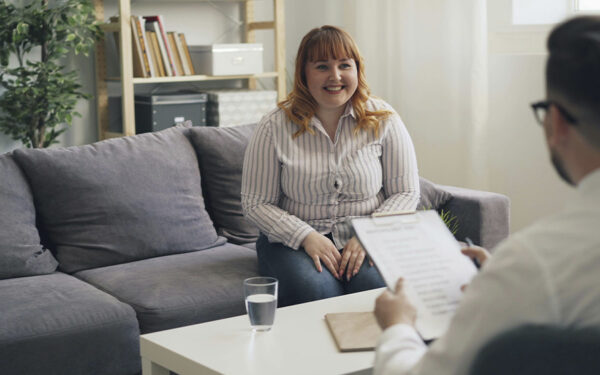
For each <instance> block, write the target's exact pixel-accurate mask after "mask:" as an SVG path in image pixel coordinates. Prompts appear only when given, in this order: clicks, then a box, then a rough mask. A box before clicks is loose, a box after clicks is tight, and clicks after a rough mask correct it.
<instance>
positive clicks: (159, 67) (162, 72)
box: [146, 30, 167, 77]
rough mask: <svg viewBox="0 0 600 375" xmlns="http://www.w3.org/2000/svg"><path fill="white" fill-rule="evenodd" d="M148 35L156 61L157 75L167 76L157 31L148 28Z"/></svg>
mask: <svg viewBox="0 0 600 375" xmlns="http://www.w3.org/2000/svg"><path fill="white" fill-rule="evenodd" d="M146 36H147V37H148V40H149V43H148V44H149V45H150V50H151V51H152V58H153V60H154V61H155V62H156V71H157V75H156V76H157V77H166V76H167V72H165V66H164V65H163V61H162V56H161V54H160V47H159V46H158V40H157V39H156V33H155V32H154V31H148V30H146Z"/></svg>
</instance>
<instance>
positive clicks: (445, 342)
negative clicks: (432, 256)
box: [375, 240, 560, 375]
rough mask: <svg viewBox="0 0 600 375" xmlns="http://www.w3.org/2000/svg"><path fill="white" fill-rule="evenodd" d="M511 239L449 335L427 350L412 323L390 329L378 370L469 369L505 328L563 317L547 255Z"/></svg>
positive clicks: (469, 294) (473, 288)
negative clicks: (417, 337) (478, 354)
mask: <svg viewBox="0 0 600 375" xmlns="http://www.w3.org/2000/svg"><path fill="white" fill-rule="evenodd" d="M507 242H510V243H509V244H507V243H506V242H505V244H504V245H502V246H501V247H500V248H498V249H497V250H496V252H495V255H494V257H493V258H492V259H490V260H489V261H488V262H487V263H486V264H485V265H484V267H483V268H482V271H481V273H480V274H479V275H477V276H476V277H475V278H474V279H473V281H472V282H471V284H470V285H469V286H468V287H467V290H466V292H465V295H464V296H463V300H462V301H461V303H460V305H459V308H458V309H457V311H456V315H455V316H454V318H453V319H452V322H451V324H450V327H449V328H448V330H447V332H446V334H444V335H443V336H442V337H440V338H439V339H438V340H436V341H435V342H434V343H433V344H431V346H430V347H429V349H428V350H426V351H425V350H423V344H422V343H421V342H419V341H418V340H416V339H415V335H416V332H414V329H412V327H407V326H404V327H398V326H393V327H390V328H388V329H387V330H386V331H385V332H384V334H383V335H382V337H381V339H380V341H379V343H378V348H377V355H376V360H375V374H391V373H394V374H398V375H400V374H412V375H417V374H420V375H424V374H430V375H434V374H457V375H458V374H466V373H468V371H469V368H470V366H471V364H472V363H473V361H474V359H475V356H476V355H477V353H478V352H479V350H481V348H482V347H483V346H484V345H485V344H486V343H487V342H489V341H490V340H491V339H492V338H494V337H496V336H497V335H499V334H500V333H502V332H506V331H508V330H510V329H512V328H516V327H518V326H521V325H524V324H553V323H557V322H558V321H560V311H559V307H558V303H557V302H556V298H555V296H556V294H555V291H554V290H555V288H554V287H553V283H552V282H551V280H552V278H551V275H550V272H549V271H548V268H547V267H546V266H544V265H543V264H544V263H543V260H542V259H541V258H540V256H539V255H538V254H537V253H535V252H534V251H532V250H530V249H528V248H527V247H526V246H523V245H522V244H521V243H518V242H517V241H511V240H509V241H507Z"/></svg>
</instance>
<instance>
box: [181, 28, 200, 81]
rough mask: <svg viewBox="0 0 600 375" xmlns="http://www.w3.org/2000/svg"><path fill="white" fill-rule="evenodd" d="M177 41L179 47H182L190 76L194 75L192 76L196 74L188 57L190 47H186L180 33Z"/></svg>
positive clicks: (189, 56)
mask: <svg viewBox="0 0 600 375" xmlns="http://www.w3.org/2000/svg"><path fill="white" fill-rule="evenodd" d="M179 39H180V41H181V46H182V47H183V52H184V54H185V60H186V61H187V65H188V67H189V69H190V74H191V75H194V74H196V71H195V70H194V64H193V63H192V56H191V55H190V47H189V46H188V44H187V42H186V41H185V35H183V34H181V33H180V34H179Z"/></svg>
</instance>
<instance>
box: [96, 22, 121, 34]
mask: <svg viewBox="0 0 600 375" xmlns="http://www.w3.org/2000/svg"><path fill="white" fill-rule="evenodd" d="M100 28H101V29H102V31H105V32H112V33H115V32H118V31H119V24H118V23H116V22H111V23H103V24H101V25H100Z"/></svg>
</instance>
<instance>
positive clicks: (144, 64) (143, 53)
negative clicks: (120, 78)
mask: <svg viewBox="0 0 600 375" xmlns="http://www.w3.org/2000/svg"><path fill="white" fill-rule="evenodd" d="M144 23H145V20H144V19H143V18H142V17H138V16H131V33H132V37H133V41H132V42H133V43H132V46H133V75H134V77H143V78H148V77H156V72H155V70H154V66H153V61H152V57H151V55H150V53H149V51H148V41H147V39H146V34H145V32H144V31H145V30H144V27H143V25H144Z"/></svg>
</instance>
